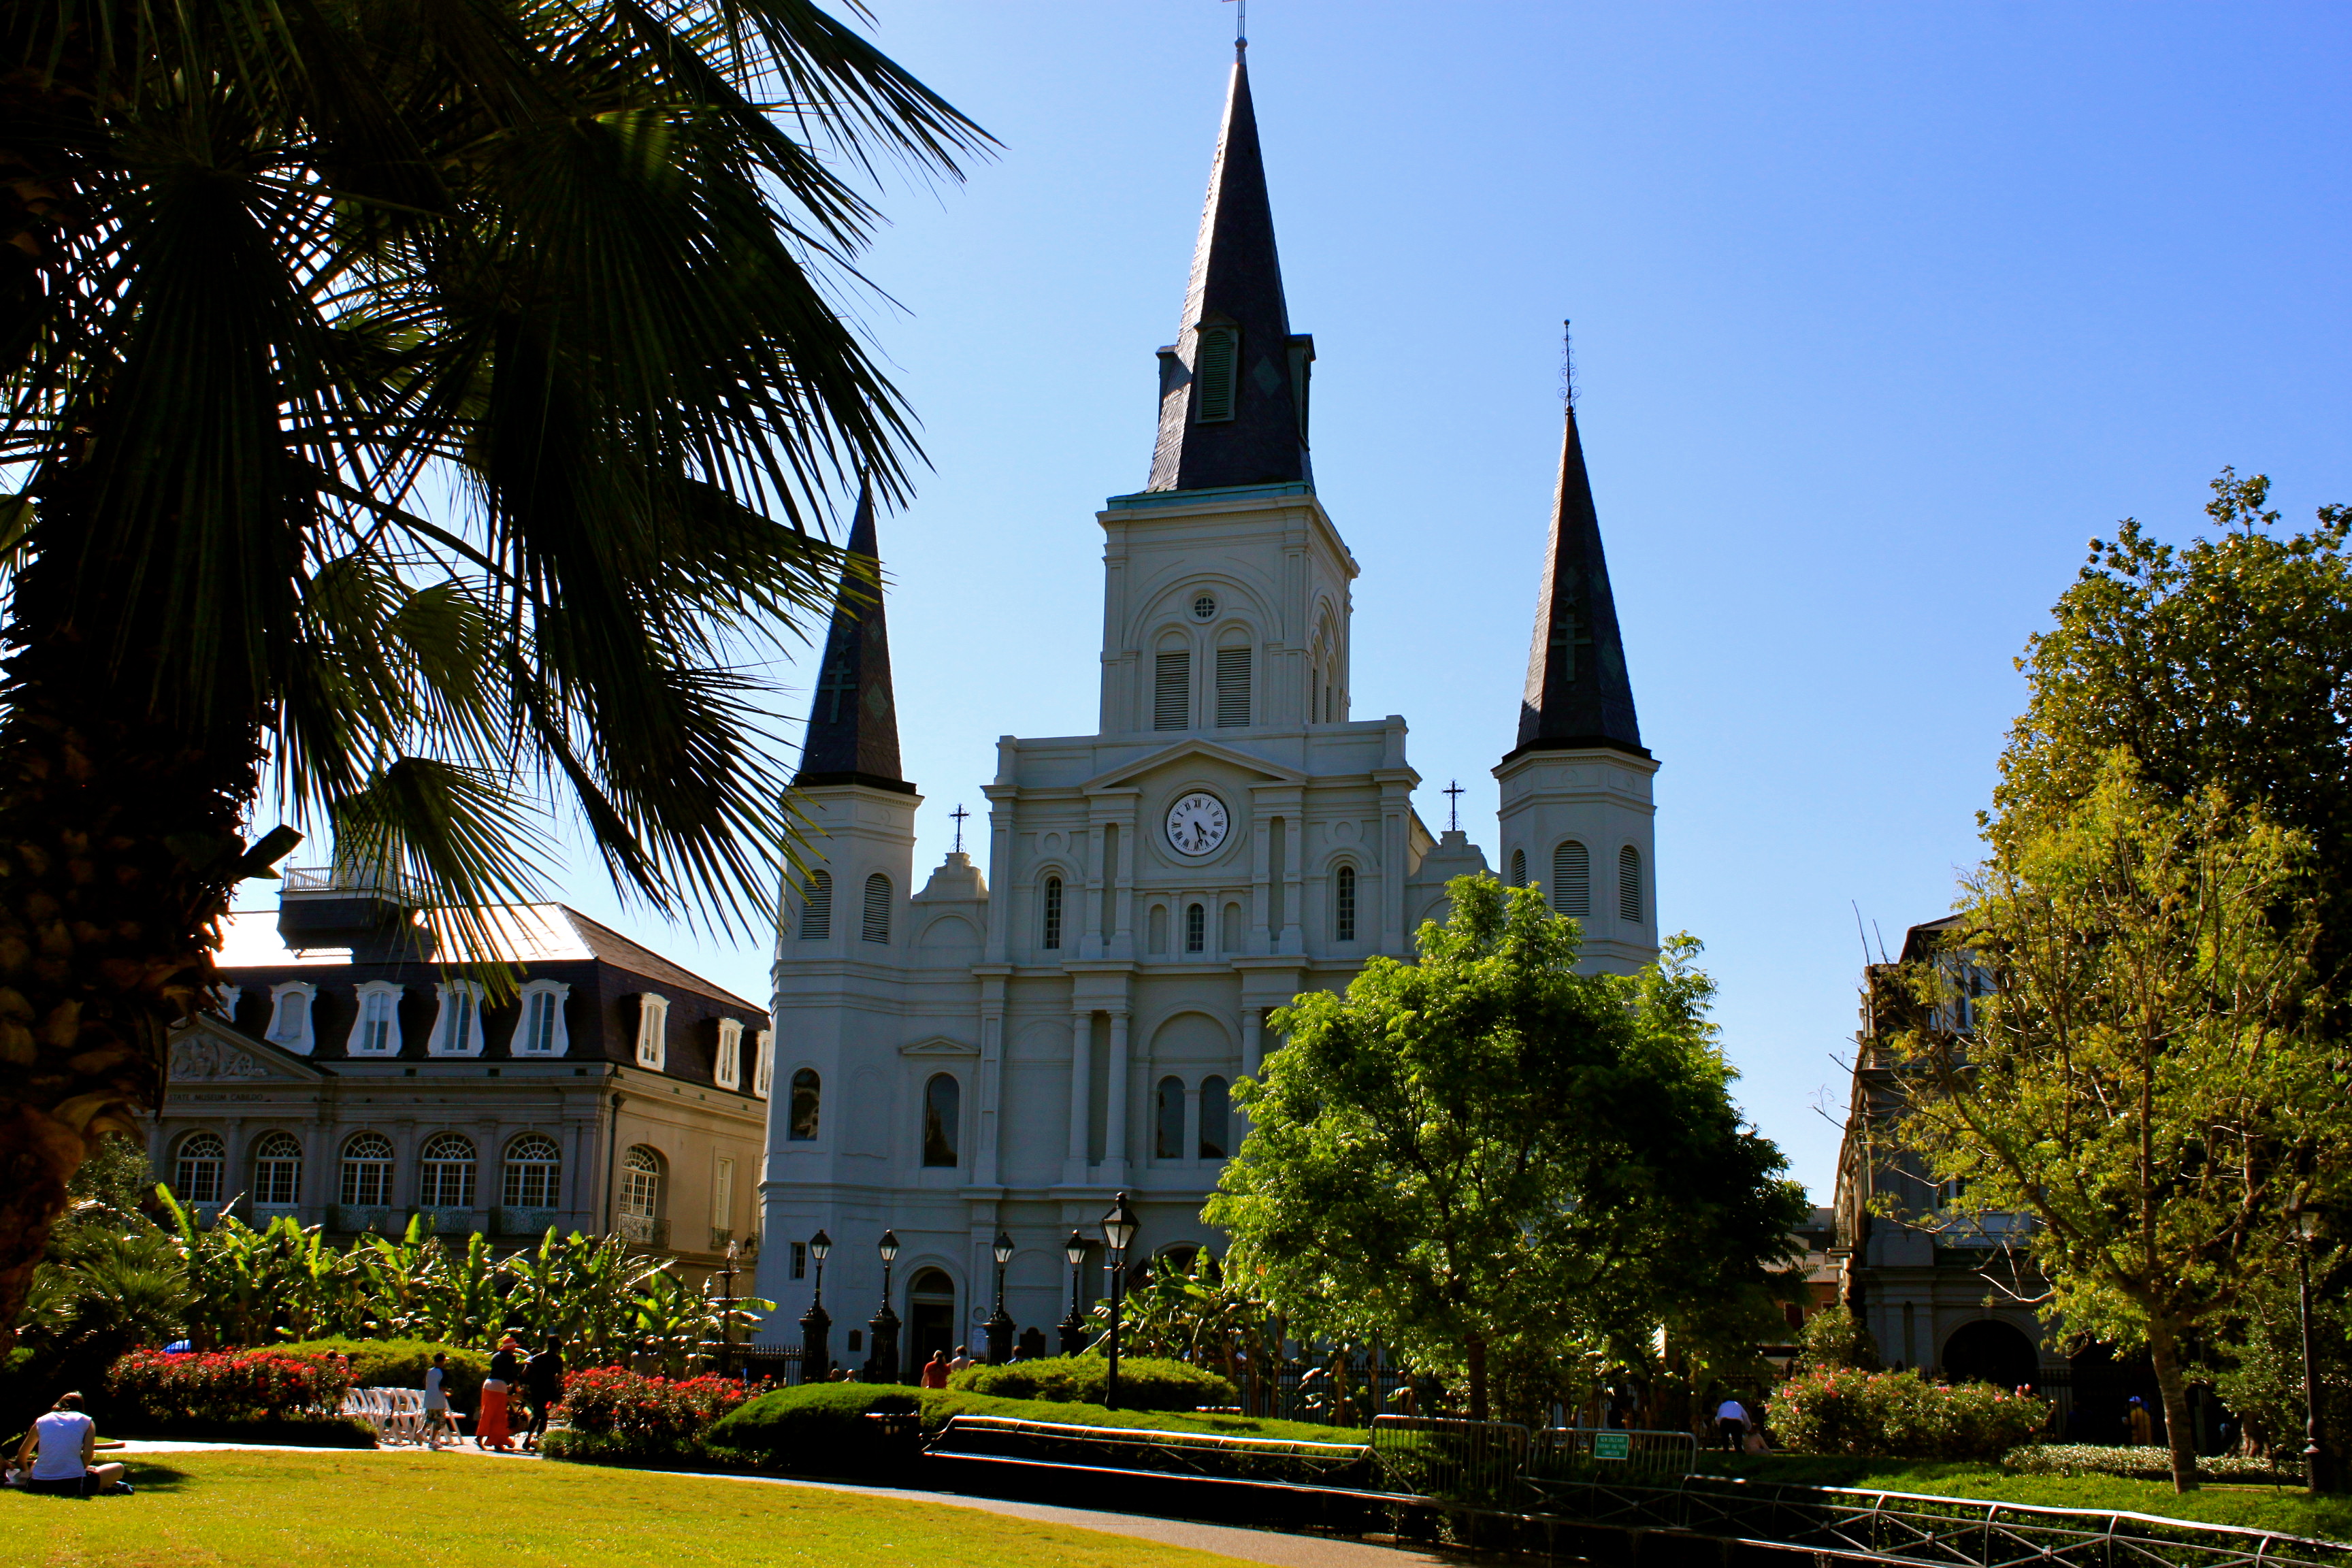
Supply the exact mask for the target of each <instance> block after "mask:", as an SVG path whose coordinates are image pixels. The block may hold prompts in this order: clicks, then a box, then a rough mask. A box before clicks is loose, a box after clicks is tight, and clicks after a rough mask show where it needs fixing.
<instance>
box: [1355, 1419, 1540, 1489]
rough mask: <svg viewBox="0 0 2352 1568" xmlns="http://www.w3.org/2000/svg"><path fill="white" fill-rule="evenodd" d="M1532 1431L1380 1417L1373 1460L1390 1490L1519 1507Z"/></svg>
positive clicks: (1511, 1424)
mask: <svg viewBox="0 0 2352 1568" xmlns="http://www.w3.org/2000/svg"><path fill="white" fill-rule="evenodd" d="M1527 1457H1528V1429H1527V1428H1526V1427H1524V1426H1518V1425H1517V1424H1516V1423H1514V1422H1508V1421H1456V1420H1454V1419H1451V1418H1449V1417H1446V1416H1442V1415H1376V1416H1374V1417H1373V1418H1372V1459H1373V1463H1374V1465H1375V1467H1376V1468H1377V1470H1378V1473H1379V1476H1380V1484H1381V1488H1382V1489H1385V1490H1388V1491H1391V1492H1407V1493H1411V1494H1412V1495H1414V1496H1416V1497H1434V1498H1444V1499H1447V1500H1451V1501H1457V1502H1473V1503H1480V1504H1484V1505H1487V1506H1505V1505H1515V1504H1516V1503H1517V1500H1518V1494H1519V1478H1520V1473H1521V1471H1522V1469H1523V1468H1524V1467H1525V1465H1526V1462H1527Z"/></svg>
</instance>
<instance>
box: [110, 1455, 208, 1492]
mask: <svg viewBox="0 0 2352 1568" xmlns="http://www.w3.org/2000/svg"><path fill="white" fill-rule="evenodd" d="M122 1463H123V1465H124V1466H125V1467H126V1473H127V1475H128V1477H129V1479H130V1481H131V1486H132V1487H133V1488H135V1489H137V1491H141V1492H148V1491H155V1492H165V1493H170V1492H176V1491H179V1490H180V1489H183V1488H184V1487H185V1486H186V1485H187V1484H188V1482H189V1481H190V1480H191V1479H194V1478H193V1477H191V1476H190V1475H189V1474H188V1472H187V1471H185V1470H175V1469H173V1468H172V1467H171V1466H169V1465H159V1464H156V1463H154V1462H153V1461H152V1460H148V1459H140V1458H129V1459H125V1460H123V1461H122ZM134 1495H136V1494H135V1493H134Z"/></svg>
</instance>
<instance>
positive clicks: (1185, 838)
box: [1168, 789, 1233, 859]
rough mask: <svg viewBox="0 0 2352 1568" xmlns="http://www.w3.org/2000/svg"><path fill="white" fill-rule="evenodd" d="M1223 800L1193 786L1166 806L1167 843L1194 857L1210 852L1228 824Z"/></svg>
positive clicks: (1216, 846) (1229, 824) (1220, 839)
mask: <svg viewBox="0 0 2352 1568" xmlns="http://www.w3.org/2000/svg"><path fill="white" fill-rule="evenodd" d="M1232 826H1233V823H1232V819H1231V818H1230V817H1228V816H1226V815H1225V803H1224V802H1223V801H1222V800H1219V799H1218V798H1217V797H1216V796H1215V795H1211V794H1210V793H1209V792H1208V791H1206V790H1198V789H1196V790H1194V791H1193V792H1192V794H1190V795H1185V796H1183V797H1182V798H1181V799H1180V800H1178V801H1177V802H1176V804H1175V805H1171V806H1170V807H1169V808H1168V846H1169V847H1170V848H1171V849H1173V850H1175V851H1176V853H1177V854H1179V855H1188V856H1191V857H1192V858H1194V859H1198V858H1201V857H1202V856H1203V855H1213V854H1215V853H1216V852H1217V849H1218V847H1220V846H1221V845H1223V843H1224V841H1225V834H1226V832H1227V831H1228V830H1229V829H1230V828H1231V827H1232Z"/></svg>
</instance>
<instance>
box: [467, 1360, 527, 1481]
mask: <svg viewBox="0 0 2352 1568" xmlns="http://www.w3.org/2000/svg"><path fill="white" fill-rule="evenodd" d="M521 1349H522V1347H521V1346H520V1345H519V1344H517V1343H516V1342H515V1338H514V1336H513V1335H512V1334H509V1335H508V1336H507V1337H506V1338H504V1339H502V1340H500V1341H499V1353H498V1354H496V1355H494V1356H492V1357H491V1358H490V1375H489V1376H488V1377H486V1378H484V1379H483V1380H482V1413H481V1415H480V1416H479V1417H478V1418H477V1419H476V1420H475V1422H474V1446H475V1447H478V1448H496V1449H498V1450H499V1452H500V1453H503V1454H511V1453H513V1452H514V1439H513V1437H512V1436H511V1435H510V1434H509V1432H508V1431H507V1398H508V1394H509V1390H511V1389H512V1388H513V1387H514V1383H515V1379H517V1378H519V1377H520V1376H521V1375H522V1357H521V1355H520V1354H519V1353H518V1352H520V1350H521Z"/></svg>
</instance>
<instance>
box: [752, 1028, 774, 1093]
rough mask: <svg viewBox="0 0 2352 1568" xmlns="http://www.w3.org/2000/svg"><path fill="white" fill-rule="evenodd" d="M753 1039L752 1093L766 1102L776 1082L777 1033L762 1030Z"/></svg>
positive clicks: (771, 1030)
mask: <svg viewBox="0 0 2352 1568" xmlns="http://www.w3.org/2000/svg"><path fill="white" fill-rule="evenodd" d="M751 1038H752V1042H753V1055H752V1058H751V1092H752V1094H754V1095H755V1096H757V1097H758V1098H759V1099H761V1100H765V1099H767V1098H768V1094H769V1091H770V1090H771V1089H773V1088H774V1087H775V1082H776V1031H775V1030H773V1029H762V1030H761V1031H760V1032H759V1033H758V1034H756V1035H754V1036H752V1037H751Z"/></svg>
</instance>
